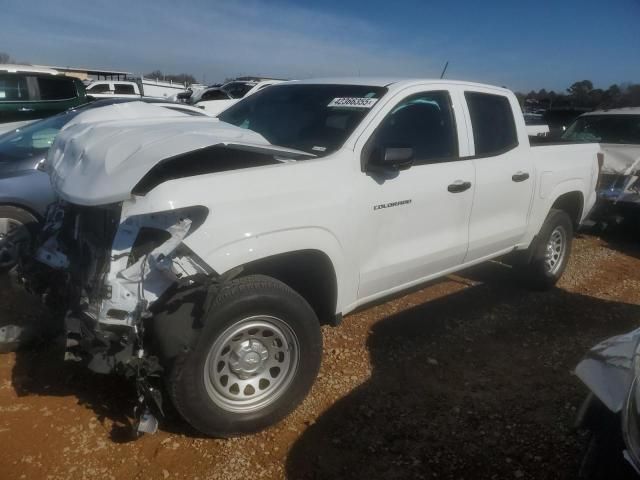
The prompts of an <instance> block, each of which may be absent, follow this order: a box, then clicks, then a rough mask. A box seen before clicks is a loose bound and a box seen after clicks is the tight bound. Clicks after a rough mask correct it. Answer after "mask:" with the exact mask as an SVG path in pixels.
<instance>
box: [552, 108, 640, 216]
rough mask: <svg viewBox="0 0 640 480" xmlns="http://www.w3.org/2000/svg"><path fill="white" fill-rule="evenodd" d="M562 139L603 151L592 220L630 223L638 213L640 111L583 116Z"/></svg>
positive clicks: (639, 207) (623, 109) (629, 109)
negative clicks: (625, 221) (617, 218)
mask: <svg viewBox="0 0 640 480" xmlns="http://www.w3.org/2000/svg"><path fill="white" fill-rule="evenodd" d="M562 139H563V140H568V141H574V142H576V141H577V142H580V141H586V142H599V143H600V145H601V148H602V151H603V152H604V163H603V166H602V178H601V182H600V184H599V191H598V195H599V200H600V202H599V205H598V208H597V211H596V212H595V217H596V218H598V219H601V220H604V221H608V220H610V219H615V218H616V217H618V216H621V218H625V219H627V220H631V221H637V220H638V214H640V181H639V178H640V108H637V107H636V108H619V109H613V110H601V111H594V112H590V113H585V114H583V115H581V116H580V117H578V118H577V119H576V121H575V122H573V124H571V126H570V127H569V128H568V129H567V131H566V132H565V133H564V135H563V136H562Z"/></svg>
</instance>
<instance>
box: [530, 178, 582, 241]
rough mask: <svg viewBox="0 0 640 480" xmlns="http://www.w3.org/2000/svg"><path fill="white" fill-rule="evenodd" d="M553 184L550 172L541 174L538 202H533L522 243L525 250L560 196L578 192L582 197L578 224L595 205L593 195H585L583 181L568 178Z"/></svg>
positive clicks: (537, 193) (537, 194) (537, 195)
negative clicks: (527, 227)
mask: <svg viewBox="0 0 640 480" xmlns="http://www.w3.org/2000/svg"><path fill="white" fill-rule="evenodd" d="M553 182H554V179H553V173H552V172H542V173H541V175H540V182H539V186H538V188H537V191H536V194H535V195H536V197H537V198H538V199H539V200H538V201H534V202H533V210H532V212H531V220H530V222H529V229H528V230H527V234H526V235H525V237H524V238H523V242H522V244H523V245H524V247H525V248H526V247H528V246H529V244H530V243H531V241H532V240H533V238H534V237H535V236H536V235H537V234H538V232H539V231H540V228H542V224H543V223H544V221H545V219H546V218H547V215H548V214H549V211H550V210H551V207H552V206H553V204H554V203H555V202H556V200H558V198H560V197H561V196H562V195H565V194H567V193H572V192H579V193H580V194H581V195H582V199H583V205H582V212H581V214H580V222H582V221H583V220H584V218H585V217H586V215H587V213H588V212H589V210H590V209H591V207H592V206H593V204H594V203H595V198H594V195H591V196H587V195H585V192H586V191H588V187H587V185H585V182H584V180H583V179H580V178H570V179H568V180H563V181H561V182H560V183H557V184H555V185H554V184H553Z"/></svg>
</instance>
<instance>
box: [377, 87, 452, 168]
mask: <svg viewBox="0 0 640 480" xmlns="http://www.w3.org/2000/svg"><path fill="white" fill-rule="evenodd" d="M376 144H377V146H378V147H379V148H413V151H414V158H415V161H416V163H420V162H423V163H427V162H436V161H439V160H444V159H451V158H452V157H457V156H458V139H457V135H456V126H455V121H454V117H453V111H452V109H451V99H450V97H449V94H448V93H447V92H442V91H436V92H424V93H419V94H417V95H412V96H411V97H408V98H406V99H405V100H403V101H402V102H400V103H399V104H398V105H396V106H395V107H394V109H393V110H392V111H391V113H390V114H389V115H388V116H387V117H386V118H385V119H384V121H383V122H382V124H381V125H380V127H379V130H378V132H377V133H376Z"/></svg>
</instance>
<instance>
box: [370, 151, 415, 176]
mask: <svg viewBox="0 0 640 480" xmlns="http://www.w3.org/2000/svg"><path fill="white" fill-rule="evenodd" d="M414 153H415V152H414V151H413V148H410V147H388V148H377V149H375V150H374V151H373V152H372V155H371V157H370V159H369V170H371V171H387V172H388V171H390V170H391V171H393V170H406V169H407V168H409V167H410V166H411V164H412V163H413V157H414Z"/></svg>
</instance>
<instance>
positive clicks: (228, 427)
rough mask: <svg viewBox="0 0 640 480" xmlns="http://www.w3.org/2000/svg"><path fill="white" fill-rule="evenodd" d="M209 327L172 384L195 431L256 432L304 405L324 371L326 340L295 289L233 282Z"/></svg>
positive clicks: (177, 367) (261, 280)
mask: <svg viewBox="0 0 640 480" xmlns="http://www.w3.org/2000/svg"><path fill="white" fill-rule="evenodd" d="M204 323H205V325H204V327H203V329H202V332H201V333H200V337H199V339H198V341H197V343H196V345H195V347H194V348H193V350H191V351H189V352H183V353H182V354H180V355H179V356H178V358H177V359H176V360H175V363H174V365H173V368H172V370H171V374H170V376H169V378H168V389H169V393H170V396H171V398H172V400H173V403H174V404H175V406H176V408H177V410H178V411H179V412H180V414H181V415H182V416H183V417H184V418H185V419H186V420H187V421H188V422H189V423H190V424H191V425H192V426H193V427H195V428H196V429H198V430H200V431H201V432H203V433H205V434H207V435H212V436H219V437H227V436H233V435H240V434H246V433H251V432H255V431H258V430H261V429H263V428H265V427H267V426H269V425H272V424H273V423H275V422H277V421H279V420H280V419H282V418H283V417H285V416H286V415H287V414H289V413H290V412H291V411H292V410H293V409H294V408H295V407H296V406H297V405H298V404H299V403H300V402H301V401H302V400H303V399H304V397H305V396H306V394H307V393H308V391H309V389H310V388H311V385H312V384H313V381H314V380H315V377H316V375H317V372H318V369H319V366H320V360H321V355H322V335H321V332H320V324H319V322H318V319H317V317H316V315H315V313H314V311H313V310H312V309H311V307H310V306H309V304H308V303H307V302H306V301H305V300H304V299H303V298H302V297H301V296H300V295H298V294H297V293H296V292H295V291H293V290H292V289H290V288H289V287H288V286H286V285H285V284H283V283H281V282H279V281H277V280H275V279H273V278H270V277H265V276H260V275H253V276H248V277H245V278H241V279H238V280H234V281H232V282H229V284H228V285H227V286H225V287H224V288H223V290H222V291H221V292H220V293H219V294H218V296H217V297H216V299H215V300H214V302H213V305H212V306H211V309H210V310H209V313H208V314H207V318H206V319H205V322H204Z"/></svg>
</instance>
